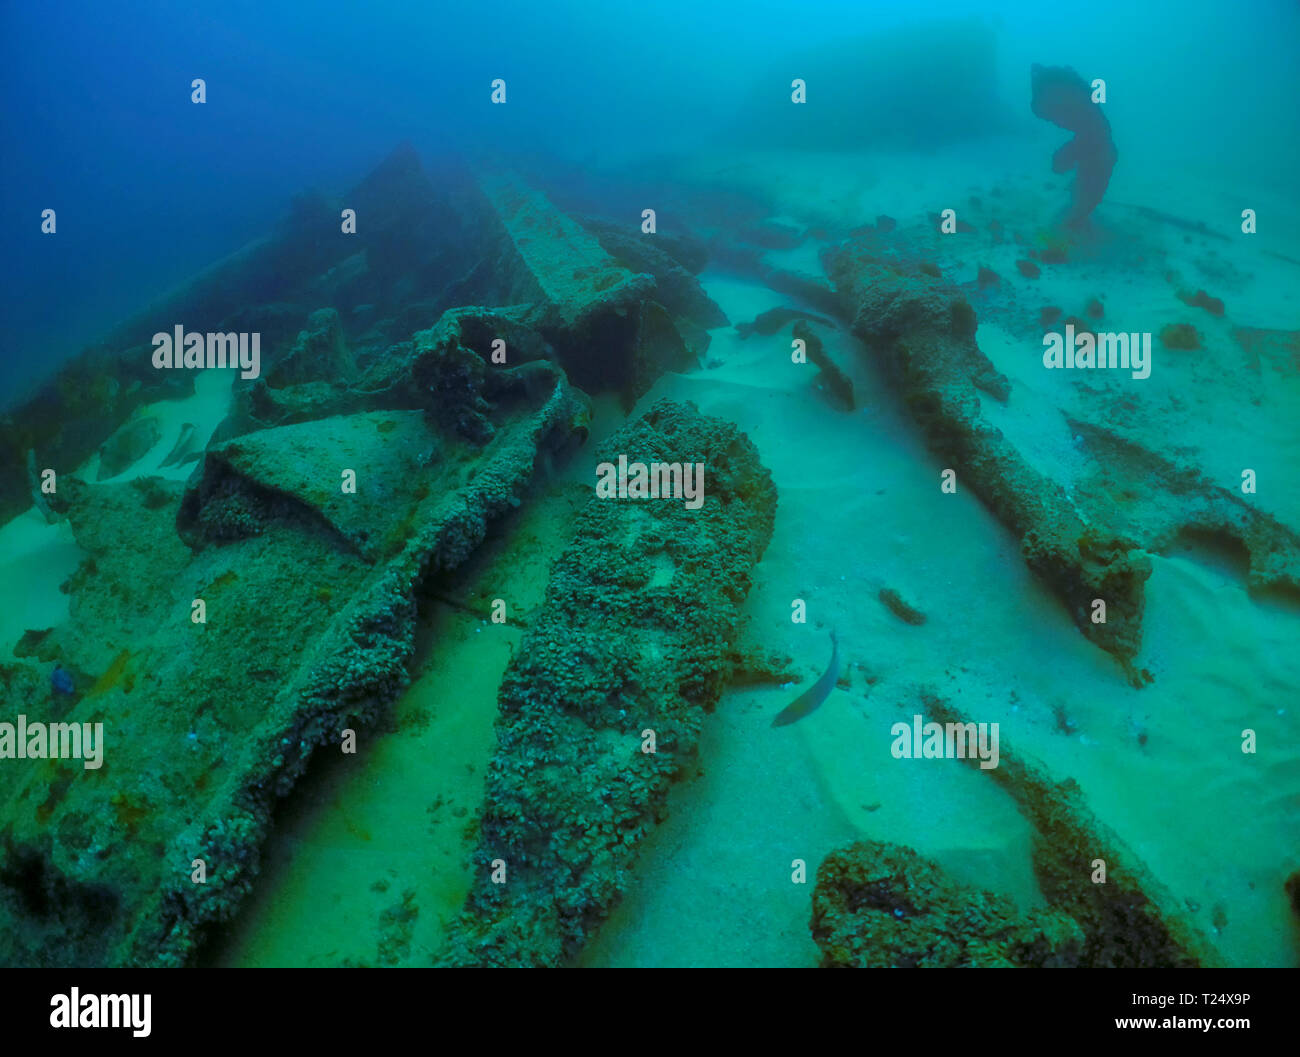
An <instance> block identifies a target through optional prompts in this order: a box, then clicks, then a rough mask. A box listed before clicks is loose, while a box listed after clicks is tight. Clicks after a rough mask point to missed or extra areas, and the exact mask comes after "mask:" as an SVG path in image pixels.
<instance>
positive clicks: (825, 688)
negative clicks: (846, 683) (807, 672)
mask: <svg viewBox="0 0 1300 1057" xmlns="http://www.w3.org/2000/svg"><path fill="white" fill-rule="evenodd" d="M839 679H840V643H839V640H838V639H837V638H836V637H835V632H834V631H832V632H831V663H830V664H828V665H827V666H826V671H825V672H823V673H822V677H821V678H820V679H818V680H817V681H816V682H815V683H813V684H812V686H810V687H809V688H808V689H807V690H805V691H804V692H803V693H802V694H800V695H799V696H798V697H796V698H795V699H794V701H793V703H791V704H790V705H787V706H786V707H785V708H783V709H782V710H781V711H780V712H779V713H778V714H777V717H776V719H774V720H772V726H774V727H784V726H786V725H787V724H789V723H794V722H795V721H796V720H800V719H803V717H804V716H806V715H808V714H809V713H810V712H812V711H814V710H815V709H816V708H817V707H818V706H819V705H820V704H821V703H822V702H823V701H825V700H826V698H828V697H829V696H830V693H831V691H832V690H834V689H835V684H836V683H837V682H839Z"/></svg>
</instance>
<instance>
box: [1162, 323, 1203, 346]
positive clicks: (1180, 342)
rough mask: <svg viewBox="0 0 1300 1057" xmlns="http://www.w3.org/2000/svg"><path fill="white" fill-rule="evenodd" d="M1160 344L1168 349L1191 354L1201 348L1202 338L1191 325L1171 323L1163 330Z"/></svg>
mask: <svg viewBox="0 0 1300 1057" xmlns="http://www.w3.org/2000/svg"><path fill="white" fill-rule="evenodd" d="M1160 343H1161V344H1162V345H1164V347H1165V348H1167V349H1182V350H1184V351H1189V352H1190V351H1192V350H1194V349H1199V348H1200V347H1201V338H1200V335H1199V334H1197V333H1196V328H1195V327H1194V326H1192V325H1191V324H1190V323H1170V324H1168V325H1167V326H1165V327H1164V328H1162V329H1161V331H1160Z"/></svg>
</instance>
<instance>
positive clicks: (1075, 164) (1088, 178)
mask: <svg viewBox="0 0 1300 1057" xmlns="http://www.w3.org/2000/svg"><path fill="white" fill-rule="evenodd" d="M1030 86H1031V89H1032V98H1031V101H1030V107H1031V108H1032V109H1033V111H1034V116H1035V117H1041V118H1043V119H1044V120H1045V121H1050V122H1051V123H1052V124H1053V125H1056V126H1058V127H1059V128H1063V129H1068V130H1069V131H1070V132H1073V133H1074V139H1072V140H1070V142H1069V143H1067V144H1065V146H1063V147H1061V148H1060V149H1059V150H1057V152H1056V153H1055V154H1054V155H1052V172H1058V173H1063V172H1069V171H1070V170H1071V169H1074V170H1075V177H1074V195H1073V201H1072V202H1071V203H1070V208H1069V210H1068V212H1067V213H1066V215H1065V223H1066V224H1067V225H1068V226H1069V227H1076V228H1077V227H1082V226H1083V225H1085V224H1086V223H1087V222H1088V217H1089V215H1090V214H1091V213H1092V211H1093V210H1094V209H1096V208H1097V203H1098V202H1100V201H1101V198H1102V195H1104V194H1105V193H1106V187H1107V185H1108V184H1109V183H1110V174H1111V170H1112V169H1114V168H1115V160H1116V159H1117V158H1118V157H1119V155H1118V153H1117V152H1116V150H1115V144H1114V143H1113V142H1112V140H1111V138H1110V122H1109V121H1107V120H1106V115H1105V114H1103V113H1102V112H1101V107H1100V106H1098V105H1097V104H1096V103H1094V102H1093V101H1092V92H1091V91H1090V89H1089V88H1088V85H1087V83H1086V82H1085V81H1084V79H1083V78H1082V77H1080V76H1079V75H1078V74H1077V73H1075V72H1074V70H1073V69H1071V68H1070V67H1069V66H1040V65H1038V63H1034V65H1033V68H1032V69H1031V70H1030Z"/></svg>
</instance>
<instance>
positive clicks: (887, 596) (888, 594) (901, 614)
mask: <svg viewBox="0 0 1300 1057" xmlns="http://www.w3.org/2000/svg"><path fill="white" fill-rule="evenodd" d="M879 598H880V601H881V602H883V603H884V605H885V608H886V609H888V610H889V611H890V612H891V613H893V614H894V616H896V617H898V619H899V620H901V621H903V623H905V624H911V625H912V626H913V627H920V626H921V625H922V624H924V623H925V620H926V617H925V614H924V613H922V612H921V611H920V610H919V609H915V608H913V607H912V606H909V605H908V604H907V603H906V602H904V601H903V597H902V595H900V594H899V593H898V592H897V591H895V590H894V589H893V588H892V587H883V588H881V590H880V595H879Z"/></svg>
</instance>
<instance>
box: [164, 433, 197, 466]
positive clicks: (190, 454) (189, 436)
mask: <svg viewBox="0 0 1300 1057" xmlns="http://www.w3.org/2000/svg"><path fill="white" fill-rule="evenodd" d="M197 440H198V437H197V436H196V435H195V430H194V423H193V422H186V423H185V424H184V425H183V426H181V432H180V436H178V437H177V438H176V443H175V444H173V445H172V450H171V451H169V452H168V453H167V458H165V459H163V461H162V462H160V463H159V464H158V468H159V469H160V470H161V469H162V468H163V467H164V466H171V465H173V464H178V465H183V464H184V463H186V462H188V461H190V460H191V458H195V459H196V458H198V449H197V447H196V444H195V442H196V441H197Z"/></svg>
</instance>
